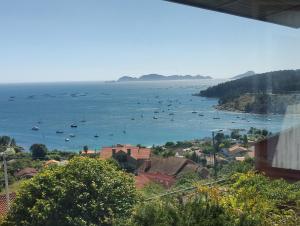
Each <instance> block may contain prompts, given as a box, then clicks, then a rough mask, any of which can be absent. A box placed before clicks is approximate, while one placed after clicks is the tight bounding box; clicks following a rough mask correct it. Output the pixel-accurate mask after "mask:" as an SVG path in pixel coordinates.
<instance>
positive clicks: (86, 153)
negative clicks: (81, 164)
mask: <svg viewBox="0 0 300 226" xmlns="http://www.w3.org/2000/svg"><path fill="white" fill-rule="evenodd" d="M80 154H81V155H93V154H97V151H93V150H87V151H84V150H82V151H80Z"/></svg>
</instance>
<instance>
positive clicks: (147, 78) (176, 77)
mask: <svg viewBox="0 0 300 226" xmlns="http://www.w3.org/2000/svg"><path fill="white" fill-rule="evenodd" d="M191 79H212V77H210V76H203V75H195V76H192V75H170V76H165V75H159V74H148V75H142V76H140V77H132V76H123V77H121V78H119V79H118V80H117V82H136V81H160V80H191Z"/></svg>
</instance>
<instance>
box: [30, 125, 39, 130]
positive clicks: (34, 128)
mask: <svg viewBox="0 0 300 226" xmlns="http://www.w3.org/2000/svg"><path fill="white" fill-rule="evenodd" d="M39 129H40V128H39V127H38V126H34V127H32V129H31V130H33V131H38V130H39Z"/></svg>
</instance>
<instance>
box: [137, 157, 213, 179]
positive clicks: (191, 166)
mask: <svg viewBox="0 0 300 226" xmlns="http://www.w3.org/2000/svg"><path fill="white" fill-rule="evenodd" d="M204 169H206V168H204V167H201V166H199V165H198V164H196V163H195V162H193V161H192V160H189V159H186V158H182V157H168V158H160V157H151V158H150V159H149V160H147V161H145V162H144V164H143V165H141V166H140V167H139V169H138V172H139V173H159V174H162V175H168V176H172V177H174V178H179V177H181V176H182V175H184V174H186V173H191V172H193V173H200V172H202V171H203V170H204ZM208 174H209V173H208V171H207V174H205V173H204V172H202V173H201V174H200V175H203V176H204V178H207V177H208Z"/></svg>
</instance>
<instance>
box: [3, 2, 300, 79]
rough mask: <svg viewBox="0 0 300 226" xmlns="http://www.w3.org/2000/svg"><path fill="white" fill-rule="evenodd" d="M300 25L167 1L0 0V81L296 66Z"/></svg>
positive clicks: (228, 73)
mask: <svg viewBox="0 0 300 226" xmlns="http://www.w3.org/2000/svg"><path fill="white" fill-rule="evenodd" d="M299 52H300V29H292V28H288V27H284V26H280V25H275V24H270V23H265V22H260V21H255V20H251V19H246V18H241V17H237V16H232V15H227V14H222V13H218V12H213V11H208V10H203V9H199V8H194V7H190V6H185V5H180V4H176V3H170V2H166V1H162V0H84V1H82V0H26V1H20V0H0V83H14V82H50V81H51V82H53V81H102V80H115V79H117V78H119V77H121V76H124V75H128V76H139V75H143V74H150V73H159V74H163V75H173V74H183V75H186V74H191V75H197V74H200V75H209V76H212V77H214V78H228V77H232V76H235V75H238V74H241V73H244V72H246V71H248V70H254V71H255V72H257V73H261V72H267V71H274V70H281V69H298V68H300V65H299V64H300V61H299Z"/></svg>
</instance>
